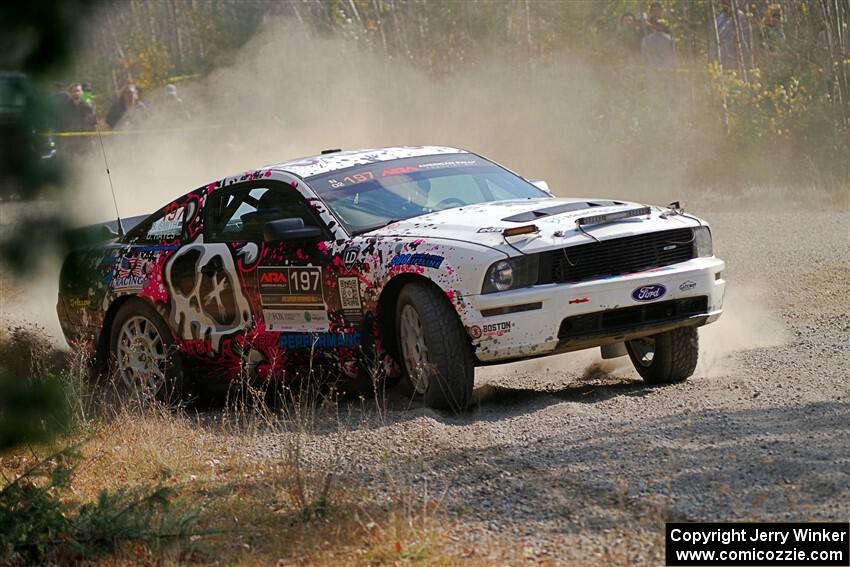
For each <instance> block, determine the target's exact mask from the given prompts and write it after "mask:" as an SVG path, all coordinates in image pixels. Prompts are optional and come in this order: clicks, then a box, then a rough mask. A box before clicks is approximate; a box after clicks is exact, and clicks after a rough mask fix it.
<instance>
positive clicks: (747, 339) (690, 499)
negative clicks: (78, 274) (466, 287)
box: [0, 207, 850, 565]
mask: <svg viewBox="0 0 850 567" xmlns="http://www.w3.org/2000/svg"><path fill="white" fill-rule="evenodd" d="M717 209H718V212H714V213H712V212H710V211H709V212H706V211H705V210H699V211H698V214H700V215H701V216H704V217H705V218H707V220H708V221H709V222H711V224H712V228H713V232H714V235H715V251H716V253H717V255H718V256H719V257H721V258H723V259H724V260H726V262H727V279H728V282H729V286H728V291H727V296H726V310H725V313H724V315H723V317H722V318H721V319H720V321H718V322H717V323H715V324H713V325H710V326H708V327H704V328H702V329H701V330H700V339H701V351H702V352H701V362H700V366H699V368H698V369H697V374H696V375H695V376H693V377H692V378H691V379H690V380H688V381H687V382H686V383H683V384H676V385H670V386H663V387H648V386H646V385H644V384H643V383H642V382H641V381H640V379H639V378H638V376H637V374H636V373H635V372H634V371H633V370H632V369H631V366H630V365H629V364H628V362H627V359H617V360H615V361H607V362H605V363H600V362H599V361H598V360H597V356H596V354H597V351H587V352H582V353H573V354H570V355H564V356H559V357H551V358H546V359H540V360H537V361H533V362H526V363H518V364H513V365H507V366H498V367H489V368H487V369H481V370H480V371H479V372H478V373H477V375H476V392H475V397H476V406H475V407H474V409H473V410H472V411H470V412H469V413H468V414H465V415H463V416H454V415H450V414H442V413H439V412H434V411H432V410H429V409H427V408H424V407H421V406H417V405H416V404H411V403H410V402H409V401H408V400H406V399H400V398H398V397H393V396H389V398H388V400H387V402H386V403H385V404H381V405H378V404H375V403H368V402H367V403H365V404H364V403H358V402H347V403H344V404H343V405H342V406H341V407H340V408H339V412H340V415H342V416H343V417H338V418H328V417H324V418H321V419H320V420H319V422H318V424H317V427H316V429H315V430H313V432H312V433H310V434H307V435H304V436H298V437H297V438H298V439H299V443H300V448H301V450H302V454H303V457H304V459H305V461H306V464H307V465H308V466H310V467H318V468H327V469H328V470H332V471H334V472H335V473H337V475H338V478H346V477H350V478H353V479H356V480H357V481H358V483H365V484H366V485H367V486H369V487H370V488H371V489H372V490H373V491H374V492H375V493H376V494H378V496H379V497H381V496H382V495H386V496H390V495H392V494H393V493H394V491H395V490H396V489H399V488H400V489H402V491H412V492H413V493H415V494H418V495H420V496H427V497H429V498H432V499H437V500H439V501H440V502H441V503H442V504H443V506H444V508H445V509H446V510H448V513H449V518H450V520H451V521H452V523H453V525H454V528H453V529H452V533H453V536H454V537H457V538H458V539H459V541H460V542H461V543H462V545H463V546H464V547H465V548H469V549H472V550H474V551H475V555H476V556H477V557H479V558H481V556H484V557H485V558H489V559H490V560H492V562H493V563H501V562H503V561H509V560H512V561H514V562H516V561H517V560H518V561H519V562H525V561H536V560H540V561H543V562H549V563H555V564H561V563H568V564H576V563H579V564H586V563H603V562H604V563H621V564H623V563H625V564H652V565H659V564H663V559H662V553H663V539H662V537H661V529H662V528H661V524H662V522H664V521H666V520H691V521H697V520H732V519H742V520H743V519H746V520H786V519H787V520H795V519H796V520H840V521H847V520H848V519H850V271H848V270H849V268H848V267H850V245H848V236H850V215H848V214H847V213H846V212H823V211H822V212H803V209H802V208H801V207H793V208H792V207H787V208H786V210H790V211H791V212H767V211H764V210H761V211H758V212H757V211H755V210H754V208H753V207H750V210H747V211H741V212H729V211H728V207H727V210H720V209H721V208H720V207H717ZM0 224H2V223H0ZM39 281H40V282H41V283H38V284H36V285H35V286H29V287H28V288H27V289H26V293H24V290H17V291H16V290H15V288H13V286H11V285H7V284H8V282H5V281H4V280H2V278H0V288H2V292H3V293H2V296H3V297H2V299H3V304H4V311H5V310H6V309H9V310H11V311H13V313H12V315H15V316H17V317H18V318H19V319H20V318H25V319H28V320H31V321H37V322H40V323H42V324H43V325H44V326H45V327H46V328H47V331H48V333H49V334H52V335H57V336H58V326H57V325H56V323H55V312H54V311H53V302H54V298H55V293H56V291H55V285H56V283H55V282H56V278H55V274H48V275H47V276H45V277H44V278H41V279H40V280H39ZM41 288H44V289H41ZM45 298H47V299H45ZM51 326H52V327H55V329H53V328H51ZM58 340H61V339H58ZM294 438H295V436H294V435H293V434H291V433H268V432H267V433H261V434H260V435H252V436H247V437H244V436H239V437H238V438H237V437H234V450H239V451H243V452H245V454H246V456H247V457H249V458H257V459H267V458H270V459H278V458H280V457H281V456H282V455H283V454H284V453H285V452H287V451H288V450H290V449H291V448H292V446H293V443H294V441H293V439H294ZM337 486H340V487H342V486H344V481H338V483H337Z"/></svg>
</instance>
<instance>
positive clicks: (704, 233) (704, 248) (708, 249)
mask: <svg viewBox="0 0 850 567" xmlns="http://www.w3.org/2000/svg"><path fill="white" fill-rule="evenodd" d="M694 252H695V253H696V257H697V258H707V257H709V256H713V255H714V249H713V247H712V244H711V231H710V230H709V229H708V227H707V226H699V227H697V228H695V229H694Z"/></svg>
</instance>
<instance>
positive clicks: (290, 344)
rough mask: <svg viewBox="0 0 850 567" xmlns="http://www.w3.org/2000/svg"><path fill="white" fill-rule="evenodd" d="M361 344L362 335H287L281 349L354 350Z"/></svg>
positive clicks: (282, 338) (281, 342)
mask: <svg viewBox="0 0 850 567" xmlns="http://www.w3.org/2000/svg"><path fill="white" fill-rule="evenodd" d="M359 344H360V333H285V334H282V335H280V339H279V340H278V346H280V348H287V349H289V348H321V349H325V348H353V347H356V346H358V345H359Z"/></svg>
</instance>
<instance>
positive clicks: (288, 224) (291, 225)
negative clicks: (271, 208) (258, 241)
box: [263, 218, 322, 242]
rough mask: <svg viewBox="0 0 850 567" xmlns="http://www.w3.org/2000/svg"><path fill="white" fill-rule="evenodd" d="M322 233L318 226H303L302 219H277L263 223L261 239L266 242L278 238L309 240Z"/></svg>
mask: <svg viewBox="0 0 850 567" xmlns="http://www.w3.org/2000/svg"><path fill="white" fill-rule="evenodd" d="M321 235H322V229H321V228H319V227H318V226H304V219H297V218H293V219H279V220H273V221H269V222H267V223H266V224H265V225H263V239H265V241H266V242H276V241H278V240H310V239H313V238H318V237H320V236H321Z"/></svg>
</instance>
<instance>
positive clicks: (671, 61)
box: [640, 20, 676, 108]
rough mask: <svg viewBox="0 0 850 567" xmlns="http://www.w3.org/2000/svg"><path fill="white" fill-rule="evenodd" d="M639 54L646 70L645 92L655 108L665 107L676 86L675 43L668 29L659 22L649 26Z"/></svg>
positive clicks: (656, 21)
mask: <svg viewBox="0 0 850 567" xmlns="http://www.w3.org/2000/svg"><path fill="white" fill-rule="evenodd" d="M640 52H641V55H643V63H644V66H645V68H646V91H647V94H648V95H649V97H650V101H651V102H652V103H653V105H655V106H656V108H658V107H660V106H661V105H667V104H669V103H670V102H671V100H670V99H671V98H673V97H674V91H675V85H676V74H675V71H676V43H675V42H674V41H673V38H672V37H670V28H669V27H668V26H667V25H666V24H664V22H662V21H660V20H655V21H654V23H650V24H649V33H647V34H646V35H645V36H643V40H642V41H641V43H640Z"/></svg>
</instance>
